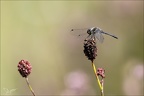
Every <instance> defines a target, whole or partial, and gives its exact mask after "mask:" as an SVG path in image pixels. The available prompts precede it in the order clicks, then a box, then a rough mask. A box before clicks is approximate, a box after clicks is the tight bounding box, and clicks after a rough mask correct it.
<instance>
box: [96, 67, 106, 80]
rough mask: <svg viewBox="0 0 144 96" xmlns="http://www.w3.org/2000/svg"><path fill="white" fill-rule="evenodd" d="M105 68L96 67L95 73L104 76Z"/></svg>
mask: <svg viewBox="0 0 144 96" xmlns="http://www.w3.org/2000/svg"><path fill="white" fill-rule="evenodd" d="M104 73H105V70H104V69H103V68H98V69H97V75H98V76H101V77H102V78H105V74H104Z"/></svg>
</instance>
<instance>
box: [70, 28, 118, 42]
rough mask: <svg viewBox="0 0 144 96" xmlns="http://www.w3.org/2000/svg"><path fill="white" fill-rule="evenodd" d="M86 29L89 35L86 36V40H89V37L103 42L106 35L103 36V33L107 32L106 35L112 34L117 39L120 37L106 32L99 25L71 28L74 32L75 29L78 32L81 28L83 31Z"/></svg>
mask: <svg viewBox="0 0 144 96" xmlns="http://www.w3.org/2000/svg"><path fill="white" fill-rule="evenodd" d="M85 29H86V30H87V31H86V32H87V34H88V36H87V37H86V39H85V40H87V39H94V40H96V39H98V40H99V42H100V43H103V41H104V37H103V35H102V34H105V35H108V36H111V37H113V38H115V39H118V37H116V36H115V35H113V34H110V33H107V32H104V31H103V30H102V29H100V28H99V27H92V28H84V29H71V31H72V32H74V31H76V32H77V31H80V30H81V31H82V30H85ZM77 34H78V36H82V34H80V33H77Z"/></svg>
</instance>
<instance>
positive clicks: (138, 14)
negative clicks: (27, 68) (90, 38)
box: [0, 0, 144, 96]
mask: <svg viewBox="0 0 144 96" xmlns="http://www.w3.org/2000/svg"><path fill="white" fill-rule="evenodd" d="M0 3H1V5H0V6H1V10H0V13H1V14H0V15H1V20H0V21H1V28H0V29H1V60H0V61H1V70H0V71H1V75H0V76H1V94H3V95H4V94H6V93H5V90H4V89H8V90H11V89H16V90H15V91H13V92H12V93H11V94H12V95H28V94H29V95H30V94H31V93H30V91H29V89H28V87H27V85H26V82H25V80H24V78H22V77H21V76H20V75H19V73H18V71H17V64H18V62H19V61H20V60H21V59H26V60H28V61H29V62H31V64H32V73H31V74H30V75H29V76H28V77H29V81H30V83H31V85H32V87H33V89H34V91H35V93H36V94H37V95H62V96H63V95H67V94H73V95H79V94H81V95H84V94H85V95H95V94H100V92H99V88H98V84H97V82H96V79H95V76H94V73H93V70H92V66H91V64H90V61H88V60H87V58H86V57H85V56H84V53H83V39H84V38H85V37H86V36H85V37H83V38H77V37H76V36H74V35H72V34H71V32H70V30H71V29H72V28H90V27H93V26H95V27H100V28H101V29H103V30H104V31H106V32H109V33H112V34H114V35H116V36H118V38H119V39H118V40H116V39H113V38H111V37H109V36H105V35H104V38H105V40H104V42H103V44H100V43H99V42H98V43H97V47H98V53H97V54H98V56H97V57H96V60H95V61H94V63H95V64H96V66H97V67H102V68H104V69H105V70H106V78H105V83H104V91H105V94H108V95H110V94H114V95H142V94H143V91H142V89H143V88H144V87H143V86H142V84H143V81H144V80H143V76H144V75H143V26H144V25H143V1H4V0H3V1H0ZM135 89H136V90H135ZM134 90H135V91H134Z"/></svg>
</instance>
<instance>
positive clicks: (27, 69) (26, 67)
mask: <svg viewBox="0 0 144 96" xmlns="http://www.w3.org/2000/svg"><path fill="white" fill-rule="evenodd" d="M17 67H18V71H19V73H20V74H21V76H22V77H25V78H26V77H27V76H28V75H29V74H30V73H31V69H32V66H31V65H30V63H29V62H28V61H26V60H21V61H20V62H19V64H18V66H17Z"/></svg>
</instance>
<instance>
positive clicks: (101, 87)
mask: <svg viewBox="0 0 144 96" xmlns="http://www.w3.org/2000/svg"><path fill="white" fill-rule="evenodd" d="M92 67H93V70H94V74H95V76H96V79H97V82H98V85H99V88H100V90H101V96H104V94H103V84H101V82H100V80H99V77H98V75H97V72H96V66H95V64H94V63H93V62H92Z"/></svg>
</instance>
